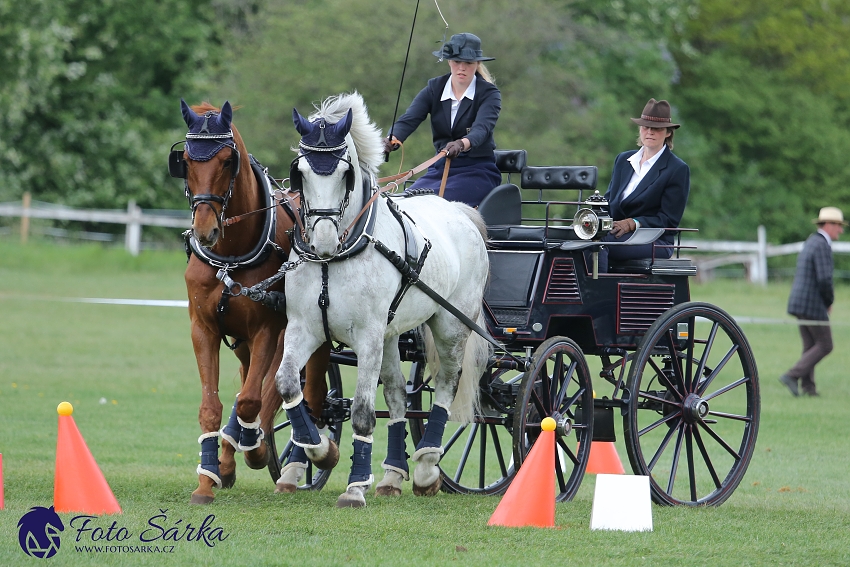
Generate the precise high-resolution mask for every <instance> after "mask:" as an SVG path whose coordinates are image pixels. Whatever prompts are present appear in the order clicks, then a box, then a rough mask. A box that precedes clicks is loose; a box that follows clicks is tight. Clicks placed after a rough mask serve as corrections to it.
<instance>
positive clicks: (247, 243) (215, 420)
mask: <svg viewBox="0 0 850 567" xmlns="http://www.w3.org/2000/svg"><path fill="white" fill-rule="evenodd" d="M181 107H182V112H183V118H184V120H185V121H186V125H187V126H188V127H189V132H188V133H187V134H186V142H185V148H184V149H183V150H182V151H181V150H174V149H173V146H172V152H171V154H170V156H169V170H170V172H171V175H172V176H174V177H182V178H183V179H184V180H185V183H184V187H185V191H186V198H187V199H188V200H189V204H190V206H191V208H192V229H191V231H187V232H186V234H185V237H186V252H187V255H188V256H189V260H188V267H187V269H186V275H185V279H186V289H187V291H188V294H189V318H190V319H191V324H192V346H193V347H194V350H195V357H196V359H197V362H198V371H199V372H200V377H201V405H200V410H199V412H198V422H199V423H200V426H201V432H202V434H201V437H200V438H199V439H198V442H199V443H200V444H201V453H200V454H201V464H200V465H198V468H197V473H198V488H197V489H196V490H195V491H194V492H193V493H192V498H191V502H192V503H194V504H208V503H210V502H212V501H213V500H214V498H215V496H214V494H213V487H214V486H215V487H217V488H230V487H231V486H233V484H234V482H235V480H236V461H235V458H234V456H235V452H236V451H242V452H244V456H245V462H246V463H247V464H248V466H249V467H251V468H253V469H261V468H264V467H266V466H267V464H268V459H275V458H277V456H276V455H270V453H271V451H269V449H268V447H267V445H266V443H264V442H263V436H264V434H263V431H271V428H272V427H273V420H274V417H275V413H276V412H277V410H279V409H280V406H281V397H280V394H278V392H277V389H276V388H275V384H274V380H272V379H271V378H273V376H274V373H275V371H276V370H277V368H278V366H279V364H280V360H281V356H282V353H283V340H284V329H285V327H286V316H285V311H283V312H281V311H282V310H283V309H284V307H283V304H284V302H283V301H282V298H283V293H282V292H283V282H282V281H280V282H276V283H275V284H274V285H272V286H271V287H269V288H268V291H270V292H278V294H272V295H274V296H275V297H276V299H278V300H279V303H280V305H278V309H277V310H275V309H272V308H270V307H269V306H267V305H264V304H262V303H258V302H255V301H252V300H251V299H249V298H248V297H246V296H244V295H240V294H239V289H240V287H241V285H244V286H245V287H246V288H247V287H249V286H253V285H255V284H258V283H260V282H263V281H265V280H266V279H268V278H270V277H271V276H274V275H275V274H276V273H278V269H279V268H280V267H281V265H282V264H283V262H284V260H285V259H286V257H287V256H288V254H289V250H290V242H289V237H288V236H287V234H286V231H287V230H290V229H291V228H292V226H293V218H294V216H293V215H292V211H291V210H286V211H285V209H284V207H283V206H277V205H275V202H274V197H273V193H272V187H271V184H270V181H269V178H268V177H267V174H266V172H265V170H264V169H263V168H262V167H261V166H259V164H258V163H256V161H254V160H253V158H252V157H251V156H250V155H249V154H248V151H247V150H246V148H245V144H244V142H243V141H242V137H241V136H240V135H239V132H238V130H237V129H236V128H235V127H234V126H233V125H232V112H233V110H232V108H231V106H230V103H229V102H225V104H224V106H223V107H222V108H221V109H218V108H216V107H214V106H212V105H210V104H209V103H203V104H201V105H198V106H193V107H191V108H190V107H189V106H188V105H187V104H186V103H185V101H182V100H181ZM175 145H177V144H175ZM253 213H257V214H253ZM240 215H245V216H244V217H240ZM228 220H230V222H231V223H232V222H233V220H238V224H233V225H232V226H227V225H228V224H230V223H228V222H227V221H228ZM225 227H226V230H225ZM223 281H224V282H226V283H227V284H228V285H225V283H223ZM235 282H239V283H238V284H236V283H235ZM240 284H241V285H240ZM227 337H231V341H233V342H232V344H231V342H229V341H228V339H227ZM222 342H224V343H225V344H226V345H227V346H229V347H230V348H231V349H232V350H233V352H234V353H235V354H236V356H237V358H238V359H239V362H240V363H241V365H240V374H241V381H242V383H241V389H240V391H239V394H238V395H237V399H236V403H235V405H234V407H233V413H232V415H231V418H230V420H229V422H228V423H227V425H225V427H224V428H221V423H222V403H221V400H220V399H219V362H220V361H219V351H220V348H221V343H222ZM329 356H330V348H329V346H328V345H326V346H325V347H324V348H322V349H319V351H317V354H316V356H314V357H313V358H312V359H311V360H310V362H309V363H308V364H307V372H306V383H305V387H304V397H305V399H306V400H307V403H308V404H309V406H310V407H311V408H315V410H316V414H317V415H318V414H319V413H320V412H321V408H322V403H323V402H324V399H325V396H326V395H327V385H326V382H325V371H326V369H327V364H328V359H329ZM267 378H269V379H268V380H267ZM320 425H321V424H320ZM220 428H221V430H220ZM218 437H222V438H223V439H225V440H226V441H227V442H223V443H222V450H221V456H220V458H219V455H218ZM333 449H335V446H334V447H333ZM338 457H339V454H338V452H337V453H336V459H338ZM293 459H295V460H296V461H298V460H303V464H302V463H300V462H294V464H293V465H292V466H291V467H290V466H289V465H287V467H288V469H287V468H285V469H284V471H285V473H284V475H282V476H281V480H279V481H278V484H277V489H276V491H277V492H294V490H295V488H296V486H297V483H298V481H299V480H300V477H301V475H303V471H304V470H305V469H306V462H307V460H306V455H304V454H303V452H301V453H300V454H299V455H298V456H296V455H293V456H292V457H291V458H290V463H293ZM335 464H336V462H335V460H334V457H333V455H332V454H331V455H330V456H329V458H327V459H326V460H325V462H324V463H323V465H322V466H321V467H320V468H332V467H333V466H334V465H335ZM284 477H286V478H284Z"/></svg>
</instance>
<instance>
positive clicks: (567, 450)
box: [556, 437, 578, 465]
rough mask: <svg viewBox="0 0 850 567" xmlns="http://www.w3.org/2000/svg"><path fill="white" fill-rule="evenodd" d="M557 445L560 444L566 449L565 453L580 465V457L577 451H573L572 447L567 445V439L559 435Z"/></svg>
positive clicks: (574, 462)
mask: <svg viewBox="0 0 850 567" xmlns="http://www.w3.org/2000/svg"><path fill="white" fill-rule="evenodd" d="M556 445H558V446H559V447H560V448H561V449H563V450H564V453H565V454H566V455H567V457H569V459H570V460H571V461H572V462H573V464H574V465H578V457H577V456H576V454H575V453H573V451H572V449H570V448H569V447H568V446H567V443H566V441H564V440H563V439H561V438H560V437H559V438H558V439H557V442H556Z"/></svg>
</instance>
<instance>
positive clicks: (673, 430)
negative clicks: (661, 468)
mask: <svg viewBox="0 0 850 567" xmlns="http://www.w3.org/2000/svg"><path fill="white" fill-rule="evenodd" d="M678 428H679V425H677V426H676V427H670V428H669V429H668V431H667V435H665V436H664V439H662V440H661V444H660V445H659V446H658V450H657V451H655V454H654V455H653V456H652V460H651V461H649V463H647V465H646V468H648V469H649V470H652V469H654V468H655V465H656V463H658V459H660V458H661V454H662V453H664V449H666V448H667V444H668V443H670V439H672V438H673V434H674V433H676V430H677V429H678Z"/></svg>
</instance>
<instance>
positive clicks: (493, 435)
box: [408, 363, 522, 495]
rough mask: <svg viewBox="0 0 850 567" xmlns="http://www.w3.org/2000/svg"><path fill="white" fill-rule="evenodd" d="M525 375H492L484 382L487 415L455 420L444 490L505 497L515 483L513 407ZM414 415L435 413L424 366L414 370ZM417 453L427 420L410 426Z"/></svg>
mask: <svg viewBox="0 0 850 567" xmlns="http://www.w3.org/2000/svg"><path fill="white" fill-rule="evenodd" d="M521 378H522V373H520V372H518V371H516V370H505V369H502V368H492V369H488V370H487V371H486V372H485V373H484V375H483V376H482V378H481V382H480V390H479V402H480V404H481V412H480V413H479V414H478V415H476V417H475V421H474V422H473V423H469V424H466V425H459V424H458V423H456V422H453V421H451V420H449V422H448V423H447V424H446V430H445V434H444V435H443V451H444V453H443V456H442V458H441V460H440V472H441V474H442V486H441V488H442V490H443V491H444V492H448V493H455V494H484V495H492V494H501V493H503V492H504V491H505V490H507V488H508V485H509V484H510V483H511V479H513V477H514V467H513V459H512V455H511V439H512V431H513V406H514V404H515V401H516V395H517V392H518V390H519V382H520V380H521ZM410 382H411V383H410V386H411V393H410V394H409V395H408V404H409V409H410V410H413V411H418V410H425V411H430V409H431V405H432V402H433V387H432V386H431V376H430V375H426V373H425V364H424V363H414V364H413V367H412V370H411V381H410ZM408 422H409V425H410V430H411V438H412V440H413V445H414V447H415V446H416V444H417V443H418V442H419V440H420V439H421V438H422V436H423V435H424V433H425V425H426V423H427V419H420V418H411V419H409V420H408Z"/></svg>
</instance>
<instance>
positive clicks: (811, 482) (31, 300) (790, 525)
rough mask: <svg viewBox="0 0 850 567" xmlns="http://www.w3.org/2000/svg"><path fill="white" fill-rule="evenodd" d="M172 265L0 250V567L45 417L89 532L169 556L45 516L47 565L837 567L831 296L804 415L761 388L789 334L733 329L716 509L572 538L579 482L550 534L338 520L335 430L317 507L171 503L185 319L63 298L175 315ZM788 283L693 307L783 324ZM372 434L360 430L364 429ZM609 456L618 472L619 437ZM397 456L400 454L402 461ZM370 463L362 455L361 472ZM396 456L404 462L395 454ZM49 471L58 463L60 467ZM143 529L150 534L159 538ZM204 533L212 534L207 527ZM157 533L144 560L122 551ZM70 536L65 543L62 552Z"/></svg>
mask: <svg viewBox="0 0 850 567" xmlns="http://www.w3.org/2000/svg"><path fill="white" fill-rule="evenodd" d="M184 266H185V256H183V254H182V253H181V252H156V253H143V254H142V255H141V256H139V257H137V258H132V257H130V256H128V255H126V254H125V253H124V252H123V251H121V250H113V249H104V248H100V247H54V246H48V245H44V244H38V243H31V244H30V245H28V246H26V247H21V246H20V245H18V244H16V243H13V242H9V241H5V242H4V241H2V240H0V345H2V347H0V432H2V435H0V453H2V456H3V460H2V463H3V476H4V485H5V510H0V565H4V566H6V565H34V564H39V560H38V559H34V558H31V557H28V556H27V555H25V554H24V552H23V551H22V550H21V548H20V547H19V545H18V527H17V523H18V521H19V520H20V518H21V517H22V516H23V515H24V514H25V513H26V512H27V511H28V510H29V509H30V508H31V507H33V506H50V505H51V504H52V499H53V479H54V472H55V467H56V463H55V454H56V433H57V414H56V406H57V405H58V404H59V402H61V401H63V400H67V401H70V402H71V403H72V404H73V405H74V408H75V411H74V419H75V422H76V424H77V426H78V427H79V430H80V432H81V433H82V435H83V436H84V438H85V440H86V442H87V444H88V447H89V449H90V450H91V452H92V454H93V455H94V457H95V459H96V460H97V462H98V465H99V466H100V468H101V470H102V471H103V473H104V475H105V476H106V479H107V480H108V482H109V484H110V486H111V487H112V490H113V492H114V494H115V496H116V497H117V499H118V501H119V503H120V504H121V506H122V508H123V511H124V513H123V514H122V515H116V516H104V517H101V518H97V519H94V520H92V523H91V524H90V527H99V528H100V529H101V531H98V532H94V533H97V534H99V535H103V534H106V533H107V529H108V528H109V527H110V525H112V524H113V523H114V529H113V533H116V532H117V531H118V530H119V529H120V528H124V532H123V533H129V534H131V535H132V537H130V539H128V540H127V541H122V542H118V541H105V540H102V541H99V542H95V543H98V544H106V545H113V546H121V545H124V546H127V545H133V546H139V545H149V546H153V545H159V546H160V548H162V549H165V547H166V546H173V549H172V550H171V552H170V553H152V552H142V551H140V550H138V549H137V550H135V551H130V550H129V549H125V550H124V551H121V550H120V548H118V549H117V550H114V551H113V552H102V553H96V552H86V551H78V550H77V549H76V548H75V546H80V545H92V541H91V536H92V533H93V532H81V533H80V532H78V531H77V530H76V529H74V528H73V527H71V526H69V525H68V524H69V522H70V520H71V518H73V517H74V516H75V514H67V515H65V514H63V515H62V520H63V522H64V523H65V531H64V532H63V533H62V537H61V549H60V550H59V552H58V553H57V555H56V556H55V557H53V558H52V559H48V560H45V564H48V563H49V562H52V563H53V564H55V565H72V566H73V565H305V566H310V565H317V566H319V565H321V566H333V565H427V566H436V565H443V564H447V563H452V564H458V565H482V566H495V565H523V566H529V565H555V564H558V565H623V566H626V565H627V566H635V565H653V566H657V565H680V564H682V563H692V564H696V565H730V566H732V565H734V566H738V565H807V566H809V565H847V564H850V519H848V518H850V482H848V458H847V455H848V452H850V441H848V439H847V436H846V435H845V434H844V429H845V424H846V423H847V417H848V411H847V407H848V402H850V380H848V379H847V374H846V373H845V370H843V369H846V368H848V367H850V348H848V345H850V288H847V287H839V288H838V290H837V301H836V305H835V307H834V309H833V321H834V322H835V324H834V327H833V336H834V342H835V345H836V348H835V351H834V352H833V353H832V354H831V355H830V356H829V357H828V358H827V359H826V360H825V361H824V362H823V363H822V364H821V365H820V366H819V368H818V375H817V381H818V386H819V388H820V390H821V392H822V396H821V397H820V398H796V399H795V398H792V397H791V396H790V395H789V393H788V392H787V391H786V390H785V388H784V386H781V385H780V384H779V383H778V381H777V377H778V376H779V374H780V373H781V372H782V371H784V370H785V369H787V367H789V366H790V365H791V364H792V363H793V362H794V360H795V359H796V356H797V354H798V351H799V349H800V342H799V337H798V334H797V330H796V327H795V326H794V325H791V324H775V323H774V324H771V323H764V322H759V323H751V322H744V323H742V325H741V326H742V328H743V329H744V331H745V333H746V335H747V338H748V340H749V341H750V343H751V345H752V347H753V350H754V352H755V356H756V361H757V364H758V368H759V374H760V379H761V393H762V400H761V401H762V405H761V407H762V412H761V426H760V431H759V439H758V443H757V445H756V450H755V454H754V457H753V459H752V462H751V464H750V467H749V470H748V472H747V475H746V476H745V478H744V480H743V482H742V483H741V485H740V486H739V487H738V489H737V491H736V492H735V493H734V495H733V496H732V497H731V498H730V499H729V500H728V501H727V502H726V503H725V504H724V505H722V506H720V507H718V508H700V509H691V508H684V507H680V508H662V507H658V506H653V509H652V513H653V521H654V531H652V532H643V533H621V532H599V531H591V530H590V529H589V525H590V514H591V508H592V500H593V488H594V477H593V476H591V475H588V476H587V477H586V478H585V480H584V483H583V484H582V488H581V490H580V491H579V494H578V496H577V497H576V499H575V500H574V501H573V502H570V503H563V504H558V505H557V507H556V518H555V522H556V525H557V528H556V529H535V528H522V529H509V528H493V527H488V526H487V520H488V519H489V517H490V515H491V514H492V513H493V511H494V510H495V508H496V506H497V505H498V503H499V499H498V497H477V496H454V495H448V494H443V493H440V494H439V495H438V496H436V497H434V498H430V499H425V498H416V497H414V496H413V495H412V493H411V492H410V486H409V485H406V486H405V491H406V492H405V494H404V495H403V496H402V497H401V498H400V499H396V500H379V499H376V498H375V497H374V495H373V493H370V494H369V495H367V502H368V506H367V508H365V509H360V510H352V509H344V510H339V509H337V508H335V502H336V498H337V496H338V495H339V493H340V492H342V490H343V489H344V487H345V483H346V479H347V465H348V463H349V461H348V454H350V447H351V446H350V431H351V429H350V427H348V426H346V429H345V431H344V434H343V444H342V445H343V446H342V449H343V457H342V459H341V460H340V468H339V470H337V471H335V472H334V473H333V475H332V476H331V479H330V481H329V483H328V485H327V486H326V487H325V489H324V490H322V491H321V492H313V493H303V492H300V493H298V494H295V495H275V494H273V483H272V481H271V479H270V477H269V475H268V473H267V472H266V471H253V470H249V469H248V468H247V467H246V466H244V464H243V463H242V462H241V460H239V461H238V470H237V482H236V486H235V487H234V488H233V489H231V490H227V491H219V492H218V493H217V498H216V501H215V503H214V504H212V505H211V506H208V507H194V506H190V505H189V504H188V501H189V496H190V494H191V492H192V490H193V489H194V487H195V486H196V483H197V480H196V475H195V472H194V470H195V466H196V464H197V462H198V456H197V453H198V450H199V449H198V447H199V446H198V444H197V441H196V440H197V437H198V435H199V428H198V424H197V407H198V403H199V400H200V387H199V380H198V376H197V368H196V365H195V360H194V355H193V353H192V347H191V342H190V338H189V320H188V316H187V314H186V312H185V309H182V308H174V307H142V306H122V305H100V304H90V303H79V302H72V301H67V299H63V298H83V297H109V298H137V299H139V298H141V299H170V300H181V299H184V298H185V287H184V284H183V278H182V271H183V269H184ZM788 288H789V285H788V284H787V283H784V284H771V285H770V286H768V287H766V288H761V287H754V286H751V285H749V284H747V283H745V282H739V281H716V282H713V283H710V284H703V285H699V286H697V285H693V286H692V288H691V295H692V299H694V300H699V301H707V302H710V303H713V304H715V305H717V306H719V307H721V308H723V309H725V310H726V311H727V312H729V313H730V314H732V315H734V316H737V317H748V318H754V319H755V320H760V319H773V320H784V321H790V318H789V317H788V316H786V315H785V309H784V307H785V301H786V298H787V293H788ZM223 361H224V364H223V368H222V378H221V396H222V400H223V402H224V403H225V405H226V406H229V405H230V400H232V397H233V395H234V394H235V392H236V391H237V390H238V375H237V365H236V363H235V358H234V357H232V356H231V355H229V354H226V356H224V357H223ZM380 428H382V424H380V423H379V429H380ZM619 433H620V435H619V436H618V447H619V452H620V457H621V460H622V461H623V463H624V464H625V465H626V468H627V469H628V459H627V457H626V452H625V447H624V446H623V445H622V435H621V433H622V431H621V429H620V432H619ZM409 451H410V447H409ZM383 452H384V451H383V447H382V445H381V443H376V450H375V458H374V469H375V472H376V474H377V473H380V467H379V463H380V462H381V460H383V456H384V455H383ZM410 452H412V451H410ZM58 465H59V469H60V473H61V466H62V463H59V464H58ZM211 515H212V516H214V518H213V519H212V520H207V522H208V524H207V525H211V526H212V527H215V528H219V531H218V532H217V533H218V534H219V535H220V536H222V537H225V538H226V539H224V541H217V542H215V543H216V545H215V546H214V547H210V546H208V545H206V544H205V543H204V542H202V541H187V539H186V538H185V537H182V538H180V539H179V540H178V541H173V539H174V538H176V537H177V536H175V535H174V534H183V533H184V531H183V530H184V526H186V524H188V523H191V524H192V525H193V526H199V525H201V524H202V523H203V522H204V520H205V519H206V518H208V517H209V516H211ZM149 522H152V523H153V524H156V525H158V526H161V530H160V529H159V528H156V527H155V526H153V525H152V524H150V523H149ZM210 522H212V524H210ZM142 533H147V534H148V539H150V536H152V535H158V534H162V533H164V534H165V536H166V538H165V539H163V538H159V539H156V540H154V541H152V542H149V543H146V544H140V542H139V537H140V534H142ZM78 537H79V540H80V541H79V542H77V541H75V540H76V539H77V538H78Z"/></svg>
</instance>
